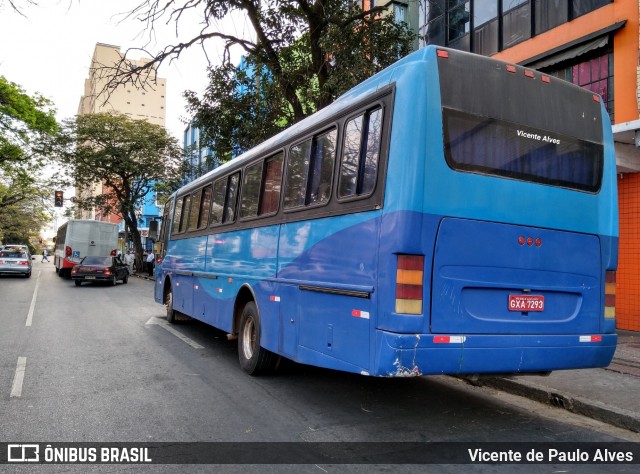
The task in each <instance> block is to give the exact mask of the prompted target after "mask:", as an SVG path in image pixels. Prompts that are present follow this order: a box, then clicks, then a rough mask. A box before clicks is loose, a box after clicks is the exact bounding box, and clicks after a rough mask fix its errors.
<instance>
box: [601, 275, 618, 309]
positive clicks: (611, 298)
mask: <svg viewBox="0 0 640 474" xmlns="http://www.w3.org/2000/svg"><path fill="white" fill-rule="evenodd" d="M604 281H605V284H604V317H605V319H614V318H615V317H616V272H613V271H609V272H606V273H605V279H604Z"/></svg>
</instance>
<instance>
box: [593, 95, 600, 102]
mask: <svg viewBox="0 0 640 474" xmlns="http://www.w3.org/2000/svg"><path fill="white" fill-rule="evenodd" d="M593 100H594V102H598V103H600V96H599V95H597V94H593Z"/></svg>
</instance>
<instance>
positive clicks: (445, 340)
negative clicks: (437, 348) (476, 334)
mask: <svg viewBox="0 0 640 474" xmlns="http://www.w3.org/2000/svg"><path fill="white" fill-rule="evenodd" d="M466 340H467V337H466V336H433V343H434V344H462V343H464V341H466Z"/></svg>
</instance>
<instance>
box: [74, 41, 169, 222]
mask: <svg viewBox="0 0 640 474" xmlns="http://www.w3.org/2000/svg"><path fill="white" fill-rule="evenodd" d="M123 56H124V55H123V53H122V52H121V51H120V47H119V46H113V45H110V44H104V43H97V44H96V47H95V50H94V52H93V57H92V58H91V65H90V66H89V77H88V78H87V79H85V81H84V94H83V96H82V97H81V98H80V104H79V105H78V115H86V114H95V113H101V112H116V113H120V114H125V115H128V116H129V117H130V118H131V119H134V120H147V121H149V122H151V123H154V124H156V125H162V126H164V125H165V108H166V82H167V80H166V79H163V78H159V77H155V74H156V70H155V69H153V70H152V71H151V72H150V75H151V77H150V78H149V80H148V81H147V86H146V87H145V88H144V89H142V88H139V87H137V86H136V85H134V84H125V85H120V86H118V87H117V88H116V89H114V90H112V91H110V93H107V92H106V91H105V86H106V84H107V82H108V80H109V77H110V75H111V74H112V72H113V70H114V68H115V67H117V65H118V64H120V61H121V60H122V58H123ZM127 61H130V62H131V63H132V64H135V65H143V64H145V63H147V62H149V61H150V59H146V58H141V59H137V60H130V59H127ZM88 192H90V193H93V194H100V193H101V192H102V184H100V183H96V184H95V185H94V186H93V189H90V190H88V189H83V190H80V189H76V195H77V196H80V195H82V194H83V193H88ZM77 214H78V215H77V216H76V217H77V218H79V219H96V218H98V219H100V216H96V213H95V211H93V210H92V211H82V210H79V211H78V212H77Z"/></svg>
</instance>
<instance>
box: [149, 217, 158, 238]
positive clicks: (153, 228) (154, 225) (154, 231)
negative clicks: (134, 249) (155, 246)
mask: <svg viewBox="0 0 640 474" xmlns="http://www.w3.org/2000/svg"><path fill="white" fill-rule="evenodd" d="M149 238H150V239H151V240H158V221H151V222H149Z"/></svg>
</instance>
